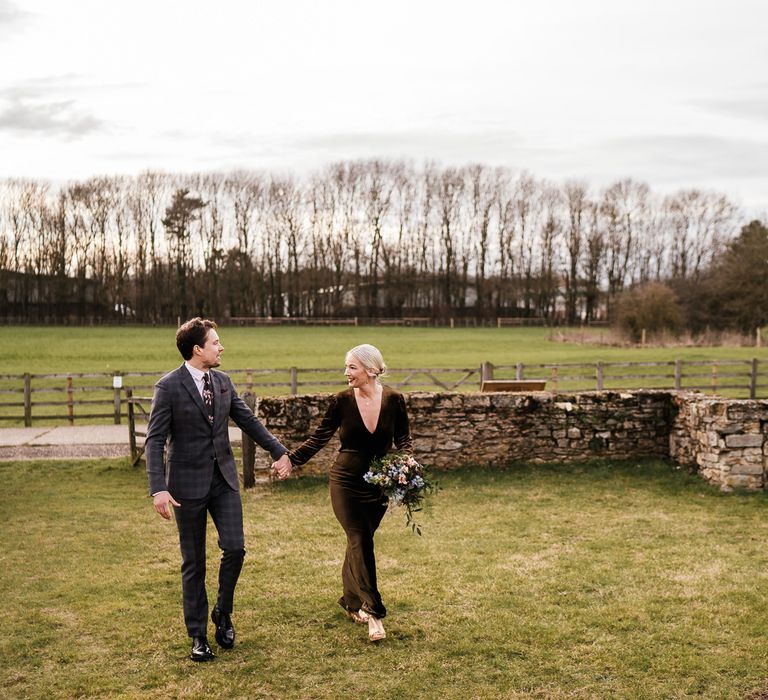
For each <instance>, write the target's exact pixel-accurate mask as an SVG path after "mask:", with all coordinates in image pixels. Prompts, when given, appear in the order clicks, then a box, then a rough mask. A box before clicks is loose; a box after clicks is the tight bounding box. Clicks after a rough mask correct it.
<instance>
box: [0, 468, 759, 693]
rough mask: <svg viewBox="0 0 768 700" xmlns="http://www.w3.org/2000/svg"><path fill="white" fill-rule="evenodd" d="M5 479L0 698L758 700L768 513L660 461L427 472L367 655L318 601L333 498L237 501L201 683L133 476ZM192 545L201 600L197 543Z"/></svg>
mask: <svg viewBox="0 0 768 700" xmlns="http://www.w3.org/2000/svg"><path fill="white" fill-rule="evenodd" d="M0 479H2V482H3V485H4V488H5V494H6V495H5V497H4V500H3V528H2V530H0V563H1V565H2V570H3V575H2V576H1V577H0V592H1V593H2V600H3V606H2V608H1V609H0V619H1V620H2V628H3V630H4V634H3V635H2V637H1V638H0V653H2V659H3V664H2V666H1V667H0V692H1V693H2V695H3V697H7V698H40V699H52V698H76V697H81V698H107V697H109V698H117V697H119V698H146V697H155V696H157V697H168V698H202V697H215V698H275V699H278V698H279V699H281V700H283V699H286V698H287V699H290V698H300V699H302V700H303V699H306V698H312V699H325V698H328V699H332V700H336V699H337V698H347V697H354V698H427V699H432V698H440V699H441V700H446V699H448V698H451V699H453V698H456V699H461V700H464V699H466V698H489V699H494V700H496V699H497V698H512V699H514V698H518V699H521V700H522V699H523V698H525V699H529V698H538V699H541V700H544V699H547V700H550V699H558V698H561V699H565V698H568V699H570V700H573V699H582V698H583V699H593V698H600V699H602V698H644V699H655V698H659V699H662V698H663V699H671V698H691V697H697V698H711V699H712V700H727V699H729V698H734V699H735V698H745V697H748V696H749V697H753V698H760V697H765V694H762V693H768V645H766V640H765V629H766V619H768V598H766V595H765V591H766V588H767V587H768V550H766V547H765V541H766V538H768V501H767V500H766V497H765V495H764V494H751V495H746V494H736V495H729V496H724V495H721V494H720V493H718V492H717V491H715V490H714V489H712V488H711V487H709V486H707V485H706V484H705V483H703V482H702V481H701V480H700V479H699V478H698V477H693V476H689V475H687V474H685V473H683V472H680V471H674V470H673V469H672V468H671V467H670V466H669V465H668V464H665V463H662V462H640V463H635V462H627V463H618V464H606V463H594V464H589V465H581V466H563V465H560V466H554V465H550V466H537V467H530V466H525V465H511V466H509V467H508V468H506V469H497V470H490V469H488V470H475V471H471V470H460V471H456V472H451V473H446V474H441V475H440V482H441V486H442V491H440V492H439V493H438V494H436V495H435V496H433V497H432V499H431V502H430V503H429V504H428V505H427V509H426V510H425V511H424V512H423V513H422V518H421V522H422V524H423V526H424V536H423V537H422V538H418V537H416V536H414V535H411V534H409V533H408V532H407V531H406V529H405V527H404V526H403V518H402V514H401V513H395V514H392V515H388V516H387V517H386V518H385V519H384V522H383V524H382V527H381V529H380V531H379V533H378V535H377V545H376V547H377V558H378V562H379V579H380V588H381V590H382V595H383V596H384V600H385V603H386V604H387V606H388V608H389V610H390V614H389V616H388V617H387V619H386V627H387V631H388V638H387V640H386V641H385V642H383V643H381V644H380V645H378V646H374V645H371V644H370V643H368V641H367V637H366V630H365V629H364V628H362V627H360V626H356V625H354V624H353V623H351V622H350V621H348V620H347V619H346V618H345V617H344V616H343V615H342V613H341V610H340V608H339V607H338V606H337V605H336V602H335V601H336V599H337V598H338V596H339V587H340V582H339V578H340V576H339V571H340V567H341V563H342V559H343V551H344V549H343V548H344V538H343V533H342V531H341V529H340V527H339V526H338V524H337V523H336V521H335V520H334V518H333V515H332V513H331V508H330V503H329V498H328V493H327V482H326V481H325V480H323V479H319V478H310V477H304V478H302V479H300V480H290V481H289V482H285V483H278V484H275V485H274V486H272V487H268V486H262V487H259V488H257V489H256V490H251V491H248V492H246V493H245V494H244V495H243V498H244V504H245V522H246V541H247V545H246V547H247V549H248V554H247V557H246V566H245V568H244V571H243V575H242V577H241V583H240V585H239V586H238V592H237V598H236V603H235V606H236V609H235V615H234V621H235V625H236V627H237V630H238V638H239V641H238V645H237V647H236V648H235V649H234V650H232V651H229V652H226V651H222V652H221V653H220V654H219V658H218V659H217V660H216V661H215V662H213V663H211V664H200V665H194V664H193V663H192V662H189V661H187V660H186V659H185V657H186V655H187V654H188V651H189V650H188V641H187V639H186V637H185V632H184V628H183V620H182V613H181V594H180V586H181V584H180V576H179V553H178V542H177V535H176V530H175V527H174V525H173V524H171V523H167V522H165V521H161V520H160V518H158V517H157V516H156V515H155V513H154V512H153V510H152V508H151V503H150V500H149V499H148V498H147V496H146V478H145V476H144V474H143V472H142V471H141V470H133V469H131V468H130V467H128V466H127V463H126V462H125V461H117V460H116V461H100V462H95V461H94V462H79V463H75V462H38V463H23V462H22V463H16V464H3V465H0ZM208 545H209V550H208V551H209V555H210V556H209V591H210V590H212V589H213V588H214V581H215V571H216V569H217V559H218V555H217V551H216V546H215V534H214V532H213V530H211V532H210V533H209V541H208ZM211 637H212V633H211ZM750 693H754V694H753V695H748V694H750Z"/></svg>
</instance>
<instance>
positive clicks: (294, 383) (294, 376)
mask: <svg viewBox="0 0 768 700" xmlns="http://www.w3.org/2000/svg"><path fill="white" fill-rule="evenodd" d="M298 393H299V370H298V369H296V367H291V396H296V394H298Z"/></svg>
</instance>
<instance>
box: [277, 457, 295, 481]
mask: <svg viewBox="0 0 768 700" xmlns="http://www.w3.org/2000/svg"><path fill="white" fill-rule="evenodd" d="M292 470H293V465H292V464H291V460H290V459H289V458H288V455H287V454H284V455H283V456H282V457H280V459H278V460H277V461H276V462H273V463H272V471H274V472H275V473H276V474H277V478H278V479H281V480H282V479H287V478H288V477H289V476H290V475H291V471H292Z"/></svg>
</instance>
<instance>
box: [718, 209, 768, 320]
mask: <svg viewBox="0 0 768 700" xmlns="http://www.w3.org/2000/svg"><path fill="white" fill-rule="evenodd" d="M711 284H712V291H713V294H714V295H715V298H716V299H717V300H718V301H719V307H720V309H721V312H722V314H723V316H724V318H726V319H727V320H728V325H729V326H731V327H735V328H738V329H739V330H741V331H743V332H745V333H751V332H754V330H755V329H756V328H759V327H761V326H763V325H764V324H765V323H766V322H768V228H766V226H765V225H763V224H762V223H760V222H759V221H753V222H752V223H750V224H749V225H747V226H745V227H744V228H742V229H741V233H740V234H739V236H738V238H736V239H735V240H734V241H733V242H732V243H731V244H730V245H729V246H728V249H727V250H726V252H725V254H724V255H723V257H722V259H721V260H720V261H719V263H717V264H716V266H715V269H714V273H713V275H712V281H711Z"/></svg>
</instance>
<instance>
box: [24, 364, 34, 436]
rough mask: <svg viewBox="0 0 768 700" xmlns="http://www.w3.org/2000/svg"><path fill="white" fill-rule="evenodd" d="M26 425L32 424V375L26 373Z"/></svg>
mask: <svg viewBox="0 0 768 700" xmlns="http://www.w3.org/2000/svg"><path fill="white" fill-rule="evenodd" d="M24 425H25V426H27V428H29V427H31V426H32V375H31V374H30V373H29V372H25V374H24Z"/></svg>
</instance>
